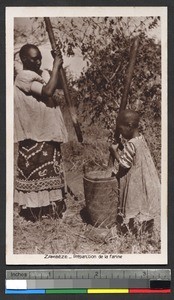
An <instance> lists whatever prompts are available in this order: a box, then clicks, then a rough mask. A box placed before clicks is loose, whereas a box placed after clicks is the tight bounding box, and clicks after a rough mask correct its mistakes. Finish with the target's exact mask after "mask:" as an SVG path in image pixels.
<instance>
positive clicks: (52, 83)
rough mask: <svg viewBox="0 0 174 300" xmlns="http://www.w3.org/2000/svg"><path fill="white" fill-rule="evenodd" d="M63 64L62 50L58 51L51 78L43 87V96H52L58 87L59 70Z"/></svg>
mask: <svg viewBox="0 0 174 300" xmlns="http://www.w3.org/2000/svg"><path fill="white" fill-rule="evenodd" d="M62 64H63V59H62V55H61V53H60V51H57V52H56V55H55V58H54V62H53V70H52V73H51V77H50V80H49V81H48V83H47V84H46V85H44V86H43V87H42V96H43V97H51V96H52V95H53V94H54V92H55V90H56V88H57V83H58V82H59V81H60V73H59V70H60V68H61V67H62Z"/></svg>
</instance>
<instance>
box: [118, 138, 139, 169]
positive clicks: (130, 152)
mask: <svg viewBox="0 0 174 300" xmlns="http://www.w3.org/2000/svg"><path fill="white" fill-rule="evenodd" d="M134 156H135V146H134V144H133V143H131V142H127V143H126V144H125V146H124V149H123V151H122V153H121V155H120V160H119V164H120V166H121V167H123V168H126V169H129V168H131V166H132V163H133V159H134Z"/></svg>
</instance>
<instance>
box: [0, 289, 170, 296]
mask: <svg viewBox="0 0 174 300" xmlns="http://www.w3.org/2000/svg"><path fill="white" fill-rule="evenodd" d="M170 293H171V289H154V290H153V289H48V290H44V289H43V290H37V289H33V290H29V289H28V290H5V294H11V295H12V294H13V295H15V294H21V295H22V294H23V295H24V294H25V295H26V294H170Z"/></svg>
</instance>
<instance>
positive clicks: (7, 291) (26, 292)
mask: <svg viewBox="0 0 174 300" xmlns="http://www.w3.org/2000/svg"><path fill="white" fill-rule="evenodd" d="M5 294H11V295H15V294H16V295H19V294H21V295H28V294H32V295H34V294H37V295H40V294H41V295H43V294H45V290H5Z"/></svg>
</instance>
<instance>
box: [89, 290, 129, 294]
mask: <svg viewBox="0 0 174 300" xmlns="http://www.w3.org/2000/svg"><path fill="white" fill-rule="evenodd" d="M88 294H129V289H88Z"/></svg>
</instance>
